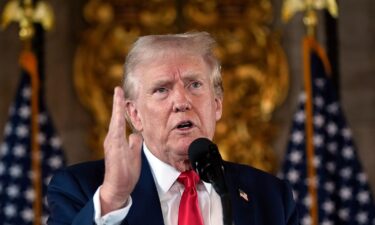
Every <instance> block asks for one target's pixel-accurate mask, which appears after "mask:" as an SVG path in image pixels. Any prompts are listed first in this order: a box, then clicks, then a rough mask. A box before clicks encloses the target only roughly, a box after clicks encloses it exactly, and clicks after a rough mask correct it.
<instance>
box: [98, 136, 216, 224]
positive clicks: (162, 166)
mask: <svg viewBox="0 0 375 225" xmlns="http://www.w3.org/2000/svg"><path fill="white" fill-rule="evenodd" d="M143 151H144V153H145V155H146V158H147V160H148V162H149V164H150V167H151V173H152V176H153V178H154V181H155V184H156V189H157V191H158V195H159V199H160V204H161V210H162V213H163V218H164V224H165V225H177V224H178V209H179V205H180V200H181V196H182V193H183V191H184V185H183V184H181V183H179V182H178V181H177V178H178V176H179V175H180V173H181V172H179V171H178V170H176V169H175V168H173V167H172V166H170V165H169V164H166V163H164V162H163V161H161V160H160V159H158V158H156V157H155V156H154V155H153V154H152V153H151V152H150V150H149V149H148V148H147V146H146V145H145V144H144V143H143ZM99 190H100V187H99V188H98V189H97V190H96V192H95V195H94V210H95V213H94V216H95V218H94V220H95V223H96V224H98V225H118V224H120V223H121V221H122V220H123V219H124V218H125V217H126V215H127V214H128V212H129V210H130V208H131V206H132V199H131V197H130V199H129V202H128V204H127V206H125V207H124V208H122V209H119V210H116V211H113V212H110V213H108V214H106V215H105V216H101V212H100V200H99ZM197 192H198V201H199V207H200V210H201V214H202V217H203V222H204V224H205V225H222V224H223V220H222V218H223V213H222V208H221V201H220V196H219V195H218V194H217V193H216V191H215V190H213V188H212V185H211V184H210V183H205V182H202V181H200V182H199V184H198V185H197Z"/></svg>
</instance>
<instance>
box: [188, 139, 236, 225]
mask: <svg viewBox="0 0 375 225" xmlns="http://www.w3.org/2000/svg"><path fill="white" fill-rule="evenodd" d="M188 154H189V159H190V162H191V165H192V167H193V169H194V170H195V171H196V172H197V173H198V174H199V177H200V178H201V179H202V180H203V181H205V182H208V183H211V184H212V186H213V187H214V189H215V191H216V192H217V193H218V194H219V196H220V199H221V205H222V207H223V222H224V225H231V224H232V208H231V200H230V195H229V192H228V187H227V184H226V183H225V178H224V165H223V160H222V158H221V155H220V153H219V150H218V148H217V145H216V144H214V143H213V142H212V141H210V140H209V139H207V138H198V139H195V140H194V141H193V142H192V143H191V144H190V146H189V152H188Z"/></svg>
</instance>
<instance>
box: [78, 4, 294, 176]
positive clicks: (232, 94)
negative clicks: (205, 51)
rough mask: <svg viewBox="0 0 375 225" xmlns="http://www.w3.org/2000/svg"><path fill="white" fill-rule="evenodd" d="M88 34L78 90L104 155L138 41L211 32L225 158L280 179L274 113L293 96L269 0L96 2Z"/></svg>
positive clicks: (93, 142) (89, 10)
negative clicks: (219, 73)
mask: <svg viewBox="0 0 375 225" xmlns="http://www.w3.org/2000/svg"><path fill="white" fill-rule="evenodd" d="M84 16H85V19H86V21H87V22H88V28H87V29H86V30H85V31H84V33H83V35H82V41H81V43H80V46H79V48H78V49H77V52H76V58H75V75H74V76H75V84H76V89H77V91H78V95H79V97H80V99H81V102H82V103H83V104H84V105H85V107H86V108H87V109H88V110H89V111H90V112H91V114H92V115H93V118H94V124H93V129H92V133H91V136H90V138H89V139H90V146H91V148H92V149H93V150H94V155H95V157H101V156H102V143H103V139H104V137H105V134H106V131H107V128H108V123H109V119H110V113H111V106H112V93H113V88H114V86H116V85H120V84H121V81H122V75H123V63H124V58H125V55H126V53H127V51H128V49H129V46H130V45H131V43H132V42H133V41H134V40H135V39H136V38H137V37H138V36H139V35H146V34H162V33H175V32H186V31H191V30H199V31H201V30H205V31H208V32H210V33H211V34H212V35H213V36H214V37H215V38H216V39H217V40H218V43H219V46H218V47H217V49H216V54H217V56H218V57H219V58H220V60H221V62H222V65H223V80H224V90H225V95H224V115H223V118H222V119H221V121H219V123H218V126H217V133H216V136H215V142H216V143H218V145H219V148H220V151H221V153H222V155H223V157H224V158H225V159H228V160H231V161H235V162H241V163H246V164H250V165H253V166H255V167H257V168H260V169H263V170H266V171H270V172H274V171H275V169H276V160H275V156H274V153H273V151H272V149H271V145H272V142H273V139H274V138H275V133H276V127H275V125H274V124H273V122H272V114H273V113H274V111H275V109H276V108H277V107H278V106H279V105H280V104H281V103H282V102H283V101H284V99H285V97H286V94H287V91H288V80H289V78H288V68H287V63H286V57H285V55H284V52H283V50H282V48H281V45H280V40H279V37H278V35H277V33H276V32H273V31H272V30H271V28H270V24H271V22H272V7H271V3H270V1H269V0H252V1H247V0H235V1H233V0H232V1H225V0H221V1H219V0H191V1H179V0H173V1H172V0H144V1H136V0H133V1H131V0H121V1H120V0H117V1H116V0H107V1H104V0H91V1H89V2H88V3H87V5H86V7H85V9H84Z"/></svg>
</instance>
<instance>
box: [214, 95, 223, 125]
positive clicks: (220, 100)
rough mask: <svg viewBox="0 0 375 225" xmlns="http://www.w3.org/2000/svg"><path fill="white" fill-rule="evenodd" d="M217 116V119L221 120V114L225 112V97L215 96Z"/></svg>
mask: <svg viewBox="0 0 375 225" xmlns="http://www.w3.org/2000/svg"><path fill="white" fill-rule="evenodd" d="M215 106H216V108H215V116H216V121H218V120H220V118H221V115H222V113H223V98H221V97H215Z"/></svg>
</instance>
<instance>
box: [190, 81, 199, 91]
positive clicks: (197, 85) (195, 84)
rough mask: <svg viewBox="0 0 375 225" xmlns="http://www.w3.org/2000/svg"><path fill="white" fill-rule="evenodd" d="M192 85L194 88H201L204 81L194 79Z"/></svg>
mask: <svg viewBox="0 0 375 225" xmlns="http://www.w3.org/2000/svg"><path fill="white" fill-rule="evenodd" d="M190 86H191V87H192V88H195V89H196V88H199V87H201V86H202V83H201V82H199V81H193V82H192V83H191V84H190Z"/></svg>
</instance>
